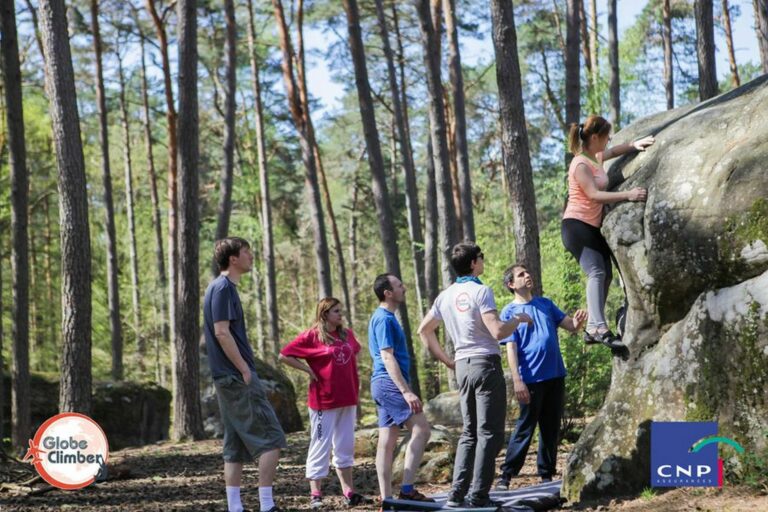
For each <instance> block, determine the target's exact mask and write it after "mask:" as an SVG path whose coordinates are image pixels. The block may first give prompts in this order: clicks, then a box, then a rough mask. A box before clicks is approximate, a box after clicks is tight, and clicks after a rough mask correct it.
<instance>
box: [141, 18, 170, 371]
mask: <svg viewBox="0 0 768 512" xmlns="http://www.w3.org/2000/svg"><path fill="white" fill-rule="evenodd" d="M136 19H137V20H138V17H137V18H136ZM137 26H138V21H137ZM139 30H140V33H139V44H140V45H141V102H142V106H143V115H142V124H143V125H144V143H145V147H146V151H147V175H148V176H149V194H150V198H151V200H152V225H153V227H154V235H155V266H156V268H157V290H158V291H159V293H157V294H155V297H156V300H157V301H158V302H159V309H160V313H161V314H160V318H161V320H160V326H161V327H160V329H161V338H162V341H163V343H164V346H165V345H169V344H170V333H169V327H168V323H169V319H170V317H169V312H168V300H167V298H168V294H167V293H166V286H167V277H166V273H165V256H164V255H163V224H162V219H161V217H160V198H159V197H158V194H157V173H156V172H155V157H154V151H153V145H152V127H151V117H150V113H149V87H148V85H147V65H146V60H145V51H144V37H145V36H144V33H143V32H141V29H139ZM159 354H160V339H159V338H158V337H157V336H155V356H156V357H155V379H156V380H157V382H161V378H160V377H161V374H160V360H159Z"/></svg>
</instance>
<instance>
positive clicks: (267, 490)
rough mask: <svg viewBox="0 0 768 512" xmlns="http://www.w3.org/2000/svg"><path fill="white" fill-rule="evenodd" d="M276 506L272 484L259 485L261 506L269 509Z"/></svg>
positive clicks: (262, 508)
mask: <svg viewBox="0 0 768 512" xmlns="http://www.w3.org/2000/svg"><path fill="white" fill-rule="evenodd" d="M274 506H275V500H273V499H272V486H269V487H259V508H261V510H265V511H266V510H269V509H271V508H272V507H274Z"/></svg>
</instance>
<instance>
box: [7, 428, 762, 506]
mask: <svg viewBox="0 0 768 512" xmlns="http://www.w3.org/2000/svg"><path fill="white" fill-rule="evenodd" d="M288 445H289V448H288V449H287V450H286V451H285V453H284V456H283V458H282V459H281V461H280V467H279V469H278V479H277V482H276V483H275V486H274V493H275V496H276V497H277V499H278V502H279V504H280V505H281V506H282V507H283V508H284V509H285V510H288V511H294V510H296V511H299V510H310V508H309V493H308V486H307V483H306V480H305V479H304V458H305V456H306V449H307V436H306V434H305V433H303V432H299V433H294V434H291V435H289V436H288ZM531 448H532V449H531V452H530V453H529V456H528V461H527V463H526V466H525V467H524V468H523V471H522V474H521V476H520V477H519V478H517V479H515V480H513V482H512V487H514V488H517V487H525V486H529V485H533V484H535V483H538V478H537V477H536V467H535V446H532V447H531ZM567 452H568V445H564V446H562V447H561V450H560V453H559V454H558V468H562V467H564V465H565V459H566V456H567ZM502 453H503V452H502ZM109 462H110V464H109V465H110V468H111V469H110V472H111V473H110V475H109V478H110V479H109V480H108V481H107V482H105V483H100V484H96V485H91V486H90V487H87V488H85V489H81V490H78V491H61V490H58V489H53V490H50V489H49V490H45V489H46V488H47V486H44V485H43V484H44V482H42V483H40V482H37V483H33V484H31V487H32V488H33V489H37V490H36V491H33V495H29V493H23V494H22V493H21V491H23V489H24V488H23V487H21V486H19V485H18V484H19V483H21V482H24V481H29V479H30V478H32V477H34V473H33V472H32V471H31V470H32V467H31V466H26V465H25V466H20V465H17V464H16V463H15V462H6V463H4V464H3V465H2V466H0V474H2V475H1V476H3V478H2V480H3V481H4V482H9V480H13V481H15V485H14V484H11V485H8V484H7V483H5V484H2V486H0V511H3V512H5V511H22V510H35V511H54V510H72V511H84V512H86V511H87V512H95V511H100V512H101V511H110V512H111V511H171V510H173V511H177V510H178V511H184V510H188V511H196V512H203V511H209V510H210V511H225V510H226V498H225V496H224V489H223V485H224V484H223V465H222V460H221V441H220V440H207V441H199V442H195V443H170V442H164V443H160V444H157V445H152V446H144V447H141V448H128V449H124V450H120V451H116V452H113V453H112V454H110V461H109ZM499 462H501V459H499ZM3 473H4V474H3ZM558 476H559V475H558ZM257 482H258V472H257V468H256V467H255V465H246V467H245V469H244V475H243V490H242V497H243V502H244V504H245V506H246V508H247V509H249V510H257V509H258V489H257ZM355 485H356V486H357V489H358V490H359V491H360V492H361V493H364V494H366V495H368V496H374V495H375V494H376V469H375V467H374V461H373V460H372V459H370V458H367V459H360V460H358V461H357V463H356V465H355ZM418 487H419V489H420V490H421V491H422V492H425V493H436V492H441V491H446V490H447V489H448V487H449V486H448V484H445V483H441V484H435V485H420V486H418ZM339 490H340V489H339V485H338V482H337V480H336V479H335V478H332V479H329V480H328V481H327V482H326V488H325V494H326V502H327V506H326V508H325V510H344V509H345V508H346V507H345V506H344V504H343V501H342V498H341V497H340V496H339ZM41 491H42V492H41ZM35 493H37V494H35ZM355 510H360V511H363V510H374V509H373V508H369V509H366V508H364V507H359V508H357V509H355ZM561 510H595V511H597V510H600V511H602V510H621V511H637V512H640V511H643V512H646V511H709V510H711V511H742V510H743V511H750V512H757V511H762V510H768V496H765V495H762V496H760V495H756V494H755V493H754V492H750V491H748V490H746V489H743V488H737V487H726V488H723V489H693V488H688V489H674V490H670V491H668V492H663V493H658V494H656V495H646V496H645V497H626V498H611V499H605V500H602V501H596V502H589V503H581V504H576V505H566V506H564V508H563V509H561Z"/></svg>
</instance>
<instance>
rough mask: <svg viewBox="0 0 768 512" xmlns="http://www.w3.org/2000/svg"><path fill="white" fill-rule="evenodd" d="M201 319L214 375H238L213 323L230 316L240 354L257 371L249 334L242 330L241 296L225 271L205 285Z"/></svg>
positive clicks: (243, 326)
mask: <svg viewBox="0 0 768 512" xmlns="http://www.w3.org/2000/svg"><path fill="white" fill-rule="evenodd" d="M203 320H204V324H205V327H204V329H205V346H206V349H207V351H208V364H209V365H210V367H211V374H212V376H213V378H214V379H215V378H216V377H223V376H225V375H240V370H238V369H237V368H236V367H235V365H234V364H232V361H230V360H229V358H228V357H227V355H226V354H225V353H224V350H223V349H222V348H221V345H220V344H219V340H217V339H216V332H215V331H214V328H213V324H214V323H216V322H221V321H222V320H229V332H230V333H231V334H232V337H233V338H234V339H235V343H236V344H237V348H238V350H240V355H241V356H242V357H243V359H245V362H246V363H247V364H248V366H250V367H251V370H253V371H254V372H255V371H256V362H255V360H254V358H253V350H252V349H251V346H250V345H249V344H248V336H247V334H246V333H245V317H244V316H243V306H242V304H241V303H240V296H239V295H238V294H237V288H236V287H235V284H234V283H233V282H232V281H230V280H229V278H228V277H227V276H225V275H220V276H219V277H217V278H216V279H214V280H213V281H211V284H209V285H208V289H207V290H205V299H203Z"/></svg>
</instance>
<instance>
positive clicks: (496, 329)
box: [483, 310, 533, 340]
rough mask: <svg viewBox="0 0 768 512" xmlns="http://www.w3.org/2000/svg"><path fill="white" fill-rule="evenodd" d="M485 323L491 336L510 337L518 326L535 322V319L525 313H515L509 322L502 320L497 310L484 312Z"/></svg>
mask: <svg viewBox="0 0 768 512" xmlns="http://www.w3.org/2000/svg"><path fill="white" fill-rule="evenodd" d="M483 323H484V324H485V326H486V327H487V328H488V332H490V333H491V336H493V337H494V338H496V339H497V340H503V339H504V338H509V337H510V336H512V333H513V332H514V331H515V329H517V326H518V325H520V324H523V323H527V324H533V319H532V318H531V317H530V316H528V315H526V314H525V313H520V314H517V315H515V316H514V317H513V318H512V319H511V320H510V321H509V322H502V321H501V318H499V312H498V311H496V310H493V311H487V312H485V313H483Z"/></svg>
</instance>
